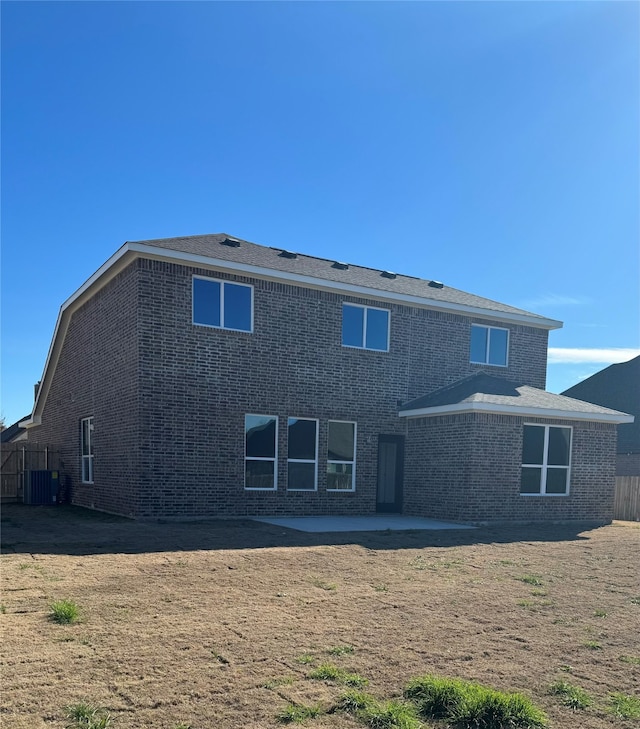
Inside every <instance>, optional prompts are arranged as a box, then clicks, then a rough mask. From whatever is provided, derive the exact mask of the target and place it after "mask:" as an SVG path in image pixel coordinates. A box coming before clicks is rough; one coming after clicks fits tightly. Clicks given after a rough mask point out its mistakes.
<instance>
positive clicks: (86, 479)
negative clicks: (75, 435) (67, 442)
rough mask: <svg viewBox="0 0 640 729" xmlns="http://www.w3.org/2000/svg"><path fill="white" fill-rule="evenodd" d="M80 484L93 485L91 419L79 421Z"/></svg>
mask: <svg viewBox="0 0 640 729" xmlns="http://www.w3.org/2000/svg"><path fill="white" fill-rule="evenodd" d="M80 453H81V460H82V463H81V465H82V469H81V470H82V483H93V418H83V419H82V420H81V421H80Z"/></svg>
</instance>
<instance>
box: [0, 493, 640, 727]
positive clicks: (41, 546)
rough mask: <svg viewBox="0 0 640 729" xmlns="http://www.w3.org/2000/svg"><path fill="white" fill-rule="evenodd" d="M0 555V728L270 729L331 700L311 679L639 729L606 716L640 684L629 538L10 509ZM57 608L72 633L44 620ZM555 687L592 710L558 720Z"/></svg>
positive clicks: (561, 713)
mask: <svg viewBox="0 0 640 729" xmlns="http://www.w3.org/2000/svg"><path fill="white" fill-rule="evenodd" d="M2 546H3V553H4V554H3V558H2V560H3V561H2V564H3V569H2V580H3V593H2V598H1V600H2V608H1V610H2V612H1V614H0V624H1V625H2V629H3V636H2V637H3V641H2V664H3V669H2V697H1V704H0V724H1V725H2V727H5V728H6V729H14V728H15V729H18V728H21V729H27V728H28V729H39V728H40V727H64V726H65V718H64V707H65V706H68V705H70V704H73V703H77V702H79V701H81V700H86V701H89V702H91V703H93V704H95V705H99V706H103V707H106V708H107V709H108V710H109V711H110V712H111V714H112V716H113V725H112V726H113V727H114V729H138V728H142V727H145V728H146V727H154V728H155V727H157V728H158V729H174V727H176V725H177V724H179V723H182V724H184V725H188V726H190V727H192V728H193V729H209V728H212V727H222V728H223V729H224V728H227V727H229V728H231V727H233V728H234V729H235V728H236V727H256V728H257V727H273V726H278V722H277V719H276V717H277V714H278V712H279V711H281V710H282V709H283V708H284V707H285V706H286V705H287V703H288V702H289V701H293V702H300V703H305V704H314V703H317V702H320V703H321V704H322V705H323V706H326V707H329V706H331V704H332V703H333V702H335V700H336V698H337V697H338V696H339V694H340V691H341V690H342V688H341V687H339V686H335V685H331V684H330V683H327V682H322V681H314V680H312V679H310V678H309V677H308V674H309V671H310V670H312V669H313V667H314V666H315V667H317V666H318V665H320V664H322V663H333V664H335V665H338V666H340V667H341V668H344V669H346V670H349V671H352V672H356V673H358V674H360V675H361V676H363V677H365V678H366V679H368V681H369V685H368V687H367V690H368V691H370V692H371V693H373V694H375V695H376V696H378V697H380V698H392V697H398V696H399V695H401V693H402V690H403V687H404V686H405V685H406V683H407V681H408V680H409V679H411V678H412V677H415V676H419V675H423V674H425V673H434V674H438V675H442V676H450V677H460V678H465V679H471V680H475V681H479V682H481V683H483V684H487V685H489V686H492V687H494V688H498V689H502V690H518V691H523V692H525V693H526V694H528V695H529V696H530V697H531V698H532V699H533V700H534V702H535V703H536V704H538V705H539V706H540V707H541V708H543V709H544V710H545V711H546V712H547V713H548V715H549V717H550V721H551V726H552V727H555V728H556V729H558V728H560V727H563V728H564V727H584V728H585V729H600V728H603V727H613V726H617V727H631V726H637V722H636V723H635V724H634V723H632V722H631V721H630V720H621V719H616V718H615V717H614V716H612V715H611V714H610V713H608V711H607V702H608V696H609V694H611V693H612V692H623V693H625V694H631V695H634V694H635V695H637V692H638V686H639V685H640V665H639V663H640V660H639V657H640V630H639V628H640V584H639V582H640V581H639V565H640V525H638V524H633V523H625V522H614V523H613V524H612V525H610V526H606V527H602V528H596V529H589V528H584V527H583V528H582V529H581V528H580V527H579V526H573V527H569V526H511V527H493V528H481V529H477V530H469V531H446V532H435V531H434V532H424V531H409V532H368V533H350V534H344V533H337V534H306V533H301V532H296V531H293V530H287V529H283V528H281V527H275V526H270V525H265V524H260V523H257V522H253V521H250V520H238V521H207V522H198V523H189V524H140V523H136V522H131V521H127V520H124V519H119V518H117V517H111V516H106V515H100V514H95V513H91V512H86V511H83V510H80V509H75V508H73V507H59V508H50V509H47V508H39V507H25V506H21V505H9V506H6V507H4V509H3V516H2ZM536 581H537V582H539V583H540V584H538V585H535V584H531V583H532V582H536ZM60 599H68V600H73V601H75V602H76V603H77V604H78V605H79V606H80V608H81V611H82V621H81V622H79V623H77V624H73V625H57V624H55V623H53V622H51V621H50V620H49V619H48V614H49V606H50V604H51V602H52V601H54V600H60ZM343 646H349V647H350V648H351V649H352V651H351V652H344V653H343V654H342V655H333V654H332V652H331V651H332V649H336V648H339V647H343ZM346 650H347V651H348V650H349V649H346ZM557 680H565V681H568V682H570V683H572V684H574V685H578V686H581V687H582V688H584V689H585V690H586V691H587V692H588V693H589V694H590V695H591V696H592V697H593V699H594V704H593V706H591V707H589V708H588V709H586V710H584V711H576V712H573V711H572V710H571V709H569V708H566V707H564V706H563V705H562V704H561V702H560V700H559V698H558V697H557V696H553V695H550V693H549V685H550V684H551V683H553V682H554V681H557ZM307 724H308V726H310V727H319V728H320V727H340V726H344V727H350V726H356V724H355V720H353V719H351V718H349V717H347V716H344V715H340V714H332V715H325V716H322V717H320V718H317V719H312V720H309V721H308V722H307Z"/></svg>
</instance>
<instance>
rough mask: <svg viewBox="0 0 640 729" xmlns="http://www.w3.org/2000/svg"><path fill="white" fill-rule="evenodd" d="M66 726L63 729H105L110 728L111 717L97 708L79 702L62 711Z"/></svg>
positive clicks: (103, 710)
mask: <svg viewBox="0 0 640 729" xmlns="http://www.w3.org/2000/svg"><path fill="white" fill-rule="evenodd" d="M64 712H65V717H66V718H67V720H68V722H69V723H68V724H67V725H66V727H65V729H107V727H110V726H111V715H110V714H109V713H108V712H107V711H106V710H105V709H101V708H99V707H97V706H92V705H91V704H88V703H86V702H85V701H81V702H79V703H78V704H71V705H70V706H67V707H66V708H65V710H64Z"/></svg>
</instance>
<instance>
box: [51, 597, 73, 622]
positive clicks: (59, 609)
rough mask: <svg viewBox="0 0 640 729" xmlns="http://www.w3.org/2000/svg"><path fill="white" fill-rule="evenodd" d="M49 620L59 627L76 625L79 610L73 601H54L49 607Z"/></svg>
mask: <svg viewBox="0 0 640 729" xmlns="http://www.w3.org/2000/svg"><path fill="white" fill-rule="evenodd" d="M49 618H50V619H51V620H52V621H53V622H54V623H59V624H60V625H68V624H69V623H77V622H78V620H80V608H79V607H78V606H77V605H76V604H75V602H73V600H56V602H53V603H51V605H50V612H49Z"/></svg>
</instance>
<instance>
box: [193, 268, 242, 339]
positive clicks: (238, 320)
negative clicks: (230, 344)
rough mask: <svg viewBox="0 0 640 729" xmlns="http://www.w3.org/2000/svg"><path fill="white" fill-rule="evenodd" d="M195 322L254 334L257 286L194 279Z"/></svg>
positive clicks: (208, 279) (196, 277)
mask: <svg viewBox="0 0 640 729" xmlns="http://www.w3.org/2000/svg"><path fill="white" fill-rule="evenodd" d="M193 323H194V324H201V325H202V326H206V327H217V328H219V329H233V330H235V331H238V332H251V331H253V286H249V285H247V284H238V283H231V282H230V281H218V280H216V279H213V278H200V277H198V276H194V277H193Z"/></svg>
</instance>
